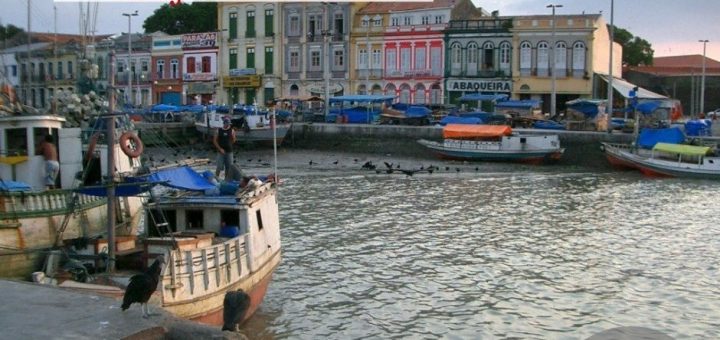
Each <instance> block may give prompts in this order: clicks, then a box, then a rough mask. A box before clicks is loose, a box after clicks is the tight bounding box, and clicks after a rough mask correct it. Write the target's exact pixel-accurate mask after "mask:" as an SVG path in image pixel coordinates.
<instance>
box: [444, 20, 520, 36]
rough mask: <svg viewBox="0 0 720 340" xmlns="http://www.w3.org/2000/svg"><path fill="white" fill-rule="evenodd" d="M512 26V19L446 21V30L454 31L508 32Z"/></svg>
mask: <svg viewBox="0 0 720 340" xmlns="http://www.w3.org/2000/svg"><path fill="white" fill-rule="evenodd" d="M512 27H513V23H512V19H498V18H492V19H483V20H452V21H450V23H448V26H447V30H448V31H454V32H462V31H473V32H493V33H501V32H509V31H510V29H511V28H512Z"/></svg>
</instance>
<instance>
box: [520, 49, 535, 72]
mask: <svg viewBox="0 0 720 340" xmlns="http://www.w3.org/2000/svg"><path fill="white" fill-rule="evenodd" d="M531 71H532V46H530V42H527V41H523V42H521V43H520V74H522V75H524V76H529V75H530V72H531Z"/></svg>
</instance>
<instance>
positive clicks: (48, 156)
mask: <svg viewBox="0 0 720 340" xmlns="http://www.w3.org/2000/svg"><path fill="white" fill-rule="evenodd" d="M54 141H55V139H54V138H53V136H52V135H45V138H44V139H43V141H42V142H41V143H40V145H39V146H38V150H37V154H39V155H42V156H43V158H45V185H46V186H47V188H48V189H55V181H56V179H57V175H58V172H60V163H58V152H57V148H56V147H55V144H53V142H54Z"/></svg>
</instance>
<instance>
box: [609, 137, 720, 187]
mask: <svg viewBox="0 0 720 340" xmlns="http://www.w3.org/2000/svg"><path fill="white" fill-rule="evenodd" d="M602 150H603V151H604V152H605V156H606V157H607V159H608V161H609V162H610V163H611V164H613V165H615V166H621V167H625V168H630V169H637V170H639V171H640V172H642V173H643V174H644V175H646V176H652V177H680V178H702V179H720V157H718V156H717V155H715V153H714V152H713V151H712V149H711V148H710V147H707V146H695V145H686V144H670V143H657V144H655V146H654V147H653V148H652V149H650V150H646V149H638V148H637V147H634V146H631V145H626V144H613V143H602Z"/></svg>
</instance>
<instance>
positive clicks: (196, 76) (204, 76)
mask: <svg viewBox="0 0 720 340" xmlns="http://www.w3.org/2000/svg"><path fill="white" fill-rule="evenodd" d="M183 80H185V81H208V80H215V73H185V74H183Z"/></svg>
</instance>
